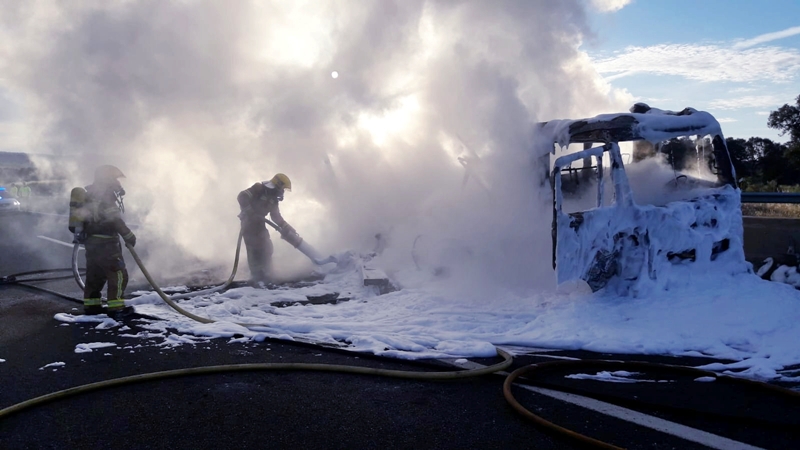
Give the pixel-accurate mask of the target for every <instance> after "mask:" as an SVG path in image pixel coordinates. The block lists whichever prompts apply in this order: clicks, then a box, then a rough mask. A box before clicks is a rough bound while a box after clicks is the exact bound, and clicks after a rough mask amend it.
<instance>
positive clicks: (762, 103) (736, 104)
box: [709, 95, 781, 109]
mask: <svg viewBox="0 0 800 450" xmlns="http://www.w3.org/2000/svg"><path fill="white" fill-rule="evenodd" d="M780 103H781V100H780V97H779V96H777V95H750V96H745V97H733V98H724V99H717V100H712V101H711V102H709V107H711V108H713V109H741V108H765V107H772V106H777V105H780Z"/></svg>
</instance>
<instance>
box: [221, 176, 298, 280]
mask: <svg viewBox="0 0 800 450" xmlns="http://www.w3.org/2000/svg"><path fill="white" fill-rule="evenodd" d="M291 190H292V182H291V181H289V177H287V176H286V175H284V174H282V173H279V174H276V175H275V176H274V177H272V179H271V180H269V181H262V182H260V183H256V184H254V185H252V186H250V187H249V188H247V189H245V190H243V191H241V192H240V193H239V195H238V197H237V198H236V199H237V200H238V202H239V208H240V209H241V213H240V214H239V219H241V221H242V237H243V238H244V245H245V248H246V249H247V264H248V265H249V266H250V283H251V285H253V286H261V287H263V285H266V284H267V283H269V282H270V281H271V277H272V248H273V247H272V241H271V240H270V237H269V231H267V226H266V224H265V222H264V219H265V218H266V216H267V215H269V216H270V219H271V220H272V221H273V222H275V224H276V225H278V227H279V228H280V233H281V238H282V239H284V240H286V241H287V242H289V243H290V244H292V245H293V246H295V247H297V246H298V245H300V243H301V242H302V239H301V238H300V236H299V235H298V234H297V232H296V231H295V229H294V228H292V226H291V225H289V224H288V223H287V222H286V220H285V219H284V218H283V216H281V211H280V208H279V206H278V205H279V203H280V202H281V201H282V200H283V194H284V191H291Z"/></svg>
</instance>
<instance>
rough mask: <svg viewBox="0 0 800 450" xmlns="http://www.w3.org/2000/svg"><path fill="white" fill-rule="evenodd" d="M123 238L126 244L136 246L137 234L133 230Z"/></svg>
mask: <svg viewBox="0 0 800 450" xmlns="http://www.w3.org/2000/svg"><path fill="white" fill-rule="evenodd" d="M122 240H123V241H125V245H130V246H131V247H134V246H136V235H135V234H133V231H131V232H130V233H128V234H126V235H125V236H122Z"/></svg>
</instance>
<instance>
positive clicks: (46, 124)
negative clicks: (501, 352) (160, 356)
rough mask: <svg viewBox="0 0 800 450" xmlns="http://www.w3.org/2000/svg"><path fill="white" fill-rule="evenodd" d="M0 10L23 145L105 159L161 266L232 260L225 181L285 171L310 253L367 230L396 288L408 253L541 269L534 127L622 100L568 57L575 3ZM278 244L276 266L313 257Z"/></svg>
mask: <svg viewBox="0 0 800 450" xmlns="http://www.w3.org/2000/svg"><path fill="white" fill-rule="evenodd" d="M4 5H5V6H4V8H3V9H2V11H0V28H4V29H5V32H2V34H1V35H0V37H2V38H3V39H2V42H3V44H0V73H2V74H3V75H2V76H0V87H2V88H4V89H6V90H7V91H9V92H11V93H13V94H14V95H15V96H16V98H22V99H24V100H23V106H24V111H25V115H24V121H25V125H26V129H27V130H30V133H31V135H30V137H29V139H28V140H27V142H28V143H29V144H28V148H26V149H25V150H27V151H30V152H40V153H53V154H59V155H69V156H71V157H74V159H75V160H76V161H78V162H79V165H80V166H79V167H80V169H79V170H77V171H76V173H75V174H74V178H75V183H76V185H85V184H88V183H89V182H90V181H91V173H92V171H93V169H94V167H96V166H97V165H100V164H114V165H116V166H118V167H120V168H121V169H122V171H123V172H124V173H125V174H126V178H125V179H124V180H122V181H123V185H124V186H125V188H126V190H127V192H128V195H127V197H126V199H127V201H126V208H127V212H126V215H127V216H128V220H129V221H131V222H134V223H137V224H138V225H139V226H138V228H137V234H138V236H139V242H140V243H141V245H142V247H146V248H147V249H148V260H147V261H146V262H147V263H148V264H149V265H152V266H153V267H154V268H153V269H151V271H161V272H162V273H164V274H168V273H178V272H179V271H180V269H181V268H184V269H185V261H186V260H199V261H203V262H213V263H215V264H220V265H229V264H230V262H231V261H232V258H233V249H234V245H235V242H236V236H237V233H238V224H239V222H238V219H237V217H236V215H237V213H238V205H237V203H236V195H237V194H238V192H239V191H241V190H242V189H245V188H247V187H249V186H250V185H252V184H253V183H254V182H257V181H262V180H267V179H269V178H270V177H272V175H274V174H275V173H276V172H282V173H285V174H287V175H288V176H289V177H290V178H291V180H292V184H293V189H292V192H291V193H288V194H287V196H286V200H285V201H284V202H283V203H282V205H281V209H282V212H283V215H284V217H285V218H286V219H287V220H288V221H289V223H291V224H292V225H293V226H294V227H295V228H296V229H297V230H298V231H299V233H300V234H301V235H302V236H303V237H304V238H305V239H306V240H307V241H308V242H310V243H312V244H313V245H314V246H315V247H317V248H318V249H319V250H320V251H322V252H323V253H330V252H339V251H343V250H347V249H353V250H356V251H368V250H370V249H371V248H372V247H373V246H374V244H375V235H376V234H377V233H381V235H382V236H384V237H385V238H386V239H387V243H388V244H387V245H388V246H387V249H386V252H385V253H383V254H382V255H381V258H382V259H381V262H382V264H384V265H385V267H386V269H387V270H388V271H390V272H391V273H393V274H396V276H397V277H398V278H400V279H402V280H405V282H406V283H407V284H408V285H413V284H414V283H415V282H416V281H415V280H417V281H419V280H418V279H417V278H419V277H417V278H415V276H412V275H410V274H411V273H412V272H414V271H416V267H415V264H414V263H413V262H412V248H415V249H416V251H418V252H420V254H421V253H425V252H427V253H428V254H429V259H428V260H429V261H430V258H433V260H432V261H431V264H430V266H427V267H426V268H425V270H423V272H425V273H426V274H427V273H428V269H431V271H432V272H431V273H434V272H435V275H431V277H433V278H434V279H435V278H436V277H439V278H443V279H446V278H448V277H450V279H456V280H461V281H463V280H466V279H469V280H472V283H467V285H473V284H476V283H477V284H480V285H487V284H489V285H493V284H502V285H504V286H522V287H536V286H538V285H541V284H542V283H548V282H550V280H551V278H552V269H550V232H549V227H550V223H549V221H550V218H551V213H550V212H549V209H548V208H549V205H548V203H547V200H546V197H547V195H548V192H547V190H546V189H545V190H542V189H541V188H540V187H539V181H540V180H539V179H538V178H537V177H538V174H540V173H541V170H540V169H537V168H536V167H535V162H534V160H533V159H531V157H530V155H529V149H530V143H531V139H532V137H531V124H532V123H534V122H537V121H542V120H550V119H555V118H579V117H587V116H592V115H595V114H598V113H603V112H614V111H626V110H627V108H628V106H629V104H630V103H631V99H630V98H629V96H627V95H626V94H625V93H624V92H623V93H620V92H613V91H612V90H611V88H610V87H609V86H608V85H607V84H606V83H604V82H603V81H602V79H601V78H600V77H599V75H598V74H597V73H596V72H595V70H594V69H593V68H592V67H591V64H590V62H589V59H588V57H587V56H586V54H585V53H583V52H582V51H581V50H580V49H579V47H580V44H581V42H582V40H583V39H585V38H586V37H587V36H588V35H587V33H590V31H587V30H589V26H588V24H587V17H586V14H588V13H590V12H589V10H585V5H584V3H582V2H580V1H577V0H565V1H558V2H554V1H548V0H540V1H534V0H505V1H496V2H484V1H468V0H465V1H445V0H441V1H436V0H427V1H425V0H396V1H381V2H358V3H354V2H349V1H344V0H340V1H337V0H331V1H294V2H281V1H274V2H212V1H202V0H183V1H171V2H164V1H160V0H143V1H120V2H106V1H100V0H97V1H82V2H78V1H75V2H48V1H27V0H25V1H23V0H20V1H10V2H5V3H4ZM333 72H336V73H337V76H336V77H334V76H332V74H333ZM459 156H462V157H465V158H466V159H465V160H469V161H470V162H469V163H468V168H469V169H470V171H471V173H473V175H471V176H470V177H469V178H467V181H466V183H463V185H462V182H463V180H464V173H465V168H464V167H463V166H462V164H461V163H459V160H458V158H459ZM481 180H482V182H481ZM275 238H276V236H274V233H273V240H274V241H275V249H276V255H275V257H276V261H278V262H279V267H280V270H284V271H291V270H305V269H307V268H308V264H309V263H308V262H307V261H306V260H305V259H304V257H303V256H302V255H301V254H299V252H296V251H295V250H294V249H292V248H291V247H290V246H289V245H288V244H286V243H284V242H282V241H280V240H279V239H275ZM415 240H416V243H417V247H414V242H415ZM423 242H427V243H428V244H427V245H426V246H425V248H421V246H423V244H422V243H423ZM418 263H419V261H418V262H417V265H419V264H418ZM437 268H438V271H437ZM404 274H405V275H404ZM426 276H427V275H426ZM422 278H425V277H422ZM461 284H462V285H464V284H463V283H461Z"/></svg>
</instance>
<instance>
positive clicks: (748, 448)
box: [440, 355, 764, 450]
mask: <svg viewBox="0 0 800 450" xmlns="http://www.w3.org/2000/svg"><path fill="white" fill-rule="evenodd" d="M540 356H545V355H540ZM440 361H442V362H444V363H447V364H451V365H453V366H456V367H458V368H460V369H480V368H483V367H486V366H485V365H483V364H479V363H476V362H474V361H466V362H462V363H458V364H455V363H454V362H453V361H455V359H440ZM496 374H498V375H504V376H508V375H509V373H508V372H505V371H503V372H496ZM515 386H517V387H520V388H522V389H527V390H529V391H532V392H536V393H537V394H542V395H546V396H548V397H552V398H555V399H557V400H561V401H564V402H567V403H572V404H573V405H577V406H581V407H583V408H586V409H590V410H592V411H595V412H599V413H601V414H605V415H607V416H611V417H615V418H617V419H621V420H625V421H627V422H631V423H635V424H636V425H640V426H643V427H647V428H650V429H653V430H656V431H660V432H662V433H666V434H669V435H672V436H676V437H679V438H681V439H685V440H687V441H691V442H696V443H698V444H701V445H705V446H707V447H709V448H714V449H718V450H764V449H763V448H761V447H756V446H753V445H750V444H745V443H744V442H739V441H734V440H733V439H728V438H726V437H722V436H718V435H716V434H713V433H709V432H707V431H703V430H698V429H697V428H692V427H687V426H686V425H681V424H679V423H675V422H670V421H668V420H664V419H661V418H658V417H654V416H650V415H647V414H643V413H640V412H638V411H634V410H631V409H628V408H623V407H621V406H617V405H613V404H611V403H606V402H602V401H600V400H595V399H593V398H589V397H583V396H581V395H575V394H569V393H566V392H560V391H554V390H552V389H545V388H540V387H534V386H526V385H521V384H515Z"/></svg>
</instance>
